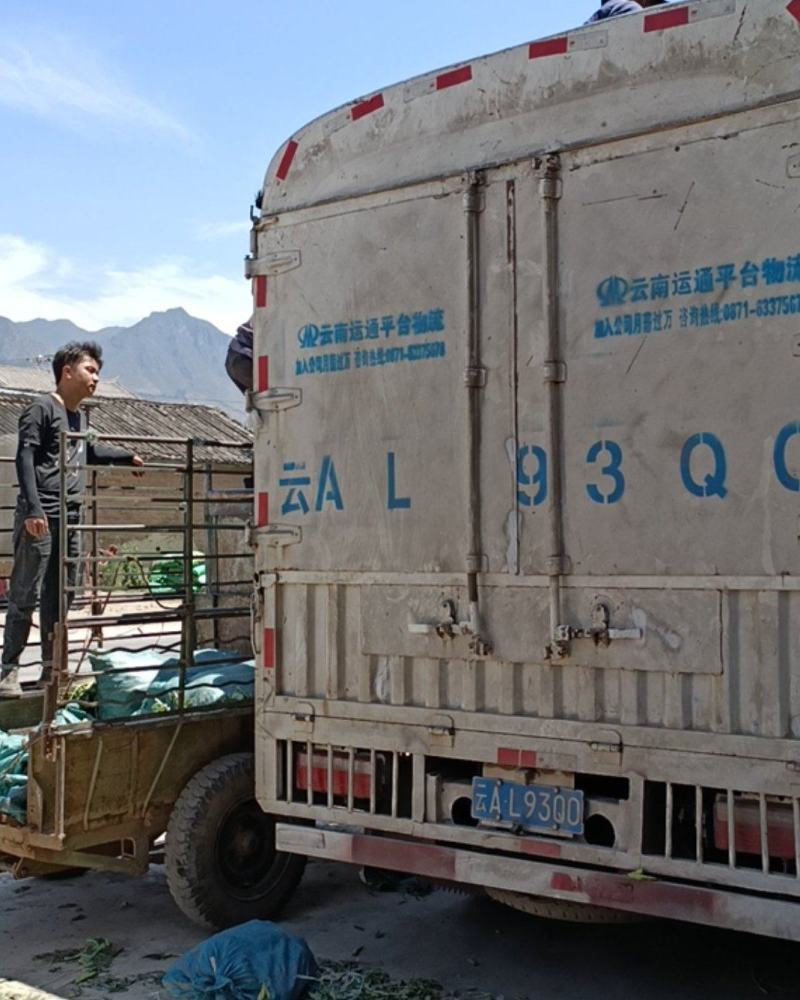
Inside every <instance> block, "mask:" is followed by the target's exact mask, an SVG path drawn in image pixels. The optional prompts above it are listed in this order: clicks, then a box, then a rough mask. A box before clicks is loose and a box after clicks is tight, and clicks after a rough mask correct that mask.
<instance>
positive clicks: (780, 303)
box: [594, 254, 800, 340]
mask: <svg viewBox="0 0 800 1000" xmlns="http://www.w3.org/2000/svg"><path fill="white" fill-rule="evenodd" d="M793 284H794V285H800V254H793V255H790V256H788V257H777V256H774V255H773V256H770V257H765V258H764V259H763V260H762V261H761V262H760V263H756V262H754V261H752V260H747V261H745V262H744V263H743V264H731V263H726V264H713V265H707V266H704V267H697V268H694V270H692V269H684V270H679V271H674V272H672V273H671V274H655V275H652V276H651V277H649V278H631V279H630V280H628V279H627V278H623V277H620V276H619V275H610V276H609V277H607V278H604V279H603V280H602V281H601V282H600V284H599V285H598V286H597V292H596V294H597V301H598V303H599V305H600V307H601V308H602V309H619V308H621V307H624V306H628V305H636V304H638V303H651V304H652V303H658V307H657V308H655V309H640V310H638V311H636V312H626V313H620V314H618V315H616V316H613V317H611V316H603V317H600V318H598V319H596V320H595V323H594V336H595V338H596V339H598V340H600V339H603V338H604V337H619V336H637V335H640V334H649V333H661V332H664V331H668V330H672V329H682V330H686V329H692V328H700V327H709V326H722V325H725V324H728V323H737V322H740V321H742V320H746V319H752V318H756V319H774V318H777V317H780V316H789V315H797V314H800V293H797V294H783V292H784V289H783V288H780V287H779V286H786V285H793ZM766 288H769V289H770V290H773V289H776V288H778V290H779V294H777V295H768V296H766V297H758V298H752V297H751V298H741V299H739V300H737V301H725V302H722V301H720V299H722V298H725V299H727V298H728V296H729V293H730V292H731V291H734V292H735V291H737V290H741V291H742V292H750V290H751V289H766ZM711 295H715V296H716V301H713V302H708V301H706V302H702V301H701V302H700V303H698V304H696V305H689V304H688V303H687V304H684V302H685V300H686V299H687V298H688V297H692V296H711ZM681 300H684V301H683V302H682V301H681ZM664 303H666V307H665V306H664Z"/></svg>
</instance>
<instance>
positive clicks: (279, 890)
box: [165, 753, 306, 928]
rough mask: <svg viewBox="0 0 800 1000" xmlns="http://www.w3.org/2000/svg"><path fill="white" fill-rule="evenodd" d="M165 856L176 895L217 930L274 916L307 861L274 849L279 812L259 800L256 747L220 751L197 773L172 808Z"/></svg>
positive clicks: (188, 912)
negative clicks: (274, 813) (253, 750)
mask: <svg viewBox="0 0 800 1000" xmlns="http://www.w3.org/2000/svg"><path fill="white" fill-rule="evenodd" d="M165 854H166V856H165V861H166V867H167V882H168V884H169V888H170V892H171V893H172V898H173V899H174V900H175V902H176V903H177V904H178V906H179V907H180V909H181V910H182V911H183V912H184V913H185V914H186V916H187V917H189V919H190V920H193V921H195V922H196V923H199V924H205V925H206V926H209V927H214V928H222V927H230V926H232V925H234V924H240V923H244V922H245V921H247V920H254V919H258V920H263V919H266V918H269V917H271V916H273V915H274V914H275V913H277V911H278V910H279V909H280V908H281V907H282V906H283V905H284V903H286V901H287V900H288V899H289V897H290V896H291V895H292V893H293V892H294V890H295V889H296V888H297V885H298V883H299V882H300V879H301V878H302V875H303V869H304V868H305V864H306V859H305V858H303V857H299V856H298V855H295V854H284V853H282V852H280V851H276V850H275V818H274V817H272V816H269V815H267V814H266V813H265V812H263V811H262V810H261V808H260V807H259V805H258V803H257V802H256V799H255V763H254V759H253V755H252V754H250V753H237V754H231V755H230V756H227V757H221V758H220V759H219V760H215V761H213V762H212V763H211V764H208V765H206V767H204V768H203V769H202V770H200V771H198V772H197V774H196V775H195V776H194V777H193V778H192V779H191V781H190V782H189V783H188V784H187V785H186V787H185V788H184V790H183V791H182V792H181V794H180V796H179V797H178V800H177V802H176V803H175V807H174V808H173V810H172V815H171V816H170V820H169V825H168V827H167V841H166V852H165Z"/></svg>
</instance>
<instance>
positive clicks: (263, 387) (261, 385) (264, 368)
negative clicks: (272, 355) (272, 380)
mask: <svg viewBox="0 0 800 1000" xmlns="http://www.w3.org/2000/svg"><path fill="white" fill-rule="evenodd" d="M267 389H269V356H268V355H266V354H261V355H259V358H258V382H257V391H258V392H266V391H267Z"/></svg>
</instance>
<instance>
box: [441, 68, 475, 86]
mask: <svg viewBox="0 0 800 1000" xmlns="http://www.w3.org/2000/svg"><path fill="white" fill-rule="evenodd" d="M471 79H472V67H471V66H462V67H461V69H451V70H450V71H449V72H448V73H440V74H439V76H437V77H436V89H437V90H447V88H448V87H456V86H458V84H459V83H469V81H470V80H471Z"/></svg>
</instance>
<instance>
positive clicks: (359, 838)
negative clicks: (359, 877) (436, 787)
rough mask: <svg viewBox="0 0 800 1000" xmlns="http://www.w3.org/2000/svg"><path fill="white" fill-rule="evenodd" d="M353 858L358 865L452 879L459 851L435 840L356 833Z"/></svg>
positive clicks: (351, 853)
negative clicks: (422, 841) (401, 838)
mask: <svg viewBox="0 0 800 1000" xmlns="http://www.w3.org/2000/svg"><path fill="white" fill-rule="evenodd" d="M350 859H351V861H352V862H353V863H354V864H357V865H368V866H370V867H373V868H389V869H394V870H395V871H401V872H412V873H414V874H417V875H427V876H428V878H441V879H445V880H447V881H453V880H454V879H455V876H456V852H455V851H454V850H452V849H451V848H448V847H437V846H435V845H433V844H420V843H418V842H408V843H400V842H399V841H397V840H388V839H386V838H383V837H374V836H370V835H369V834H355V835H354V836H353V840H352V848H351V852H350Z"/></svg>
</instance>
